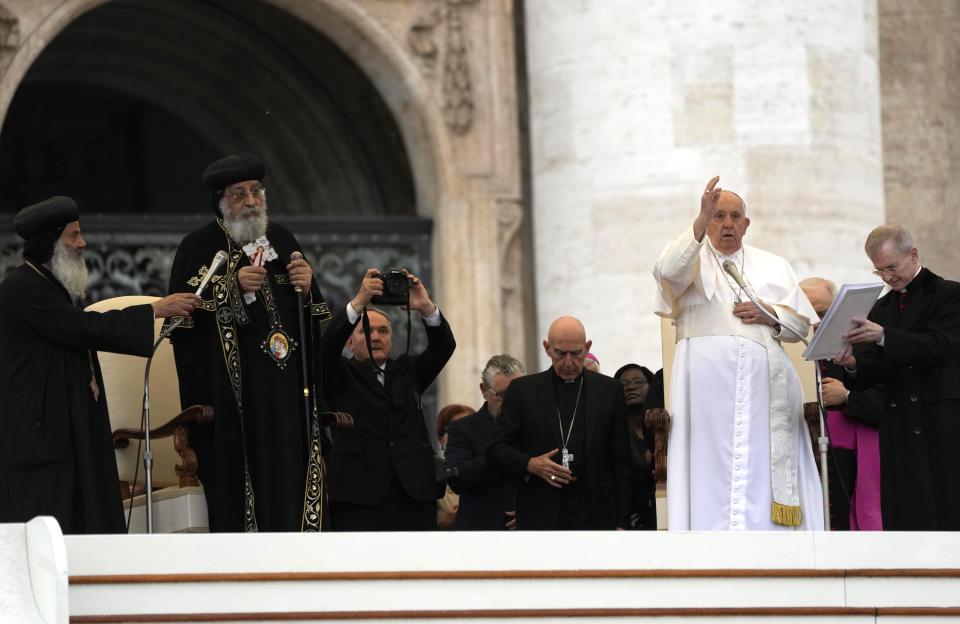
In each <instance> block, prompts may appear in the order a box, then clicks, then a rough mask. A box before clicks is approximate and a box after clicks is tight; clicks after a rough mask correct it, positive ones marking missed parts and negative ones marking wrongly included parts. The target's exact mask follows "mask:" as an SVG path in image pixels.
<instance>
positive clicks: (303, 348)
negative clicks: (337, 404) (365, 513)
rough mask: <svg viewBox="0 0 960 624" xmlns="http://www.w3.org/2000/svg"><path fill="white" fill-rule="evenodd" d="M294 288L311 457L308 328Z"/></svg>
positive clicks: (300, 256)
mask: <svg viewBox="0 0 960 624" xmlns="http://www.w3.org/2000/svg"><path fill="white" fill-rule="evenodd" d="M297 260H303V254H302V253H300V252H299V251H295V252H293V253H292V254H290V262H296V261H297ZM293 289H294V290H295V291H297V321H299V323H298V324H299V325H300V370H301V371H302V373H303V420H304V424H305V425H306V429H305V430H304V431H305V435H306V440H307V457H310V451H311V447H312V445H311V444H310V431H311V427H310V414H311V410H310V380H309V377H308V376H307V330H306V327H305V323H304V320H303V289H302V288H300V287H299V286H296V285H294V287H293Z"/></svg>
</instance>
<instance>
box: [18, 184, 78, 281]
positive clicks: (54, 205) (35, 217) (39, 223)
mask: <svg viewBox="0 0 960 624" xmlns="http://www.w3.org/2000/svg"><path fill="white" fill-rule="evenodd" d="M79 219H80V211H79V209H78V208H77V202H75V201H73V200H72V199H70V198H69V197H62V196H56V197H51V198H50V199H45V200H44V201H42V202H40V203H38V204H33V205H32V206H27V207H26V208H24V209H22V210H21V211H20V212H18V213H17V216H15V217H14V218H13V229H14V231H15V232H16V233H17V235H19V236H20V238H22V239H24V241H26V242H25V243H24V244H23V256H24V257H25V258H26V259H28V260H33V261H35V262H39V263H41V264H42V263H44V262H46V261H47V260H49V259H50V257H51V256H53V246H54V245H55V244H56V242H57V240H59V238H60V233H61V232H63V228H64V227H66V226H67V224H68V223H73V222H74V221H78V220H79Z"/></svg>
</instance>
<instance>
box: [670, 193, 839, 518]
mask: <svg viewBox="0 0 960 624" xmlns="http://www.w3.org/2000/svg"><path fill="white" fill-rule="evenodd" d="M718 181H719V178H713V179H712V180H710V182H709V183H708V184H707V187H706V190H705V191H704V193H703V195H702V197H701V199H700V213H699V214H698V215H697V217H696V219H695V220H694V222H693V226H692V228H688V229H687V230H686V231H684V232H683V233H682V234H681V235H680V236H679V237H678V238H677V239H676V240H674V241H672V242H671V243H669V244H668V245H667V246H666V248H665V249H664V250H663V252H662V253H661V255H660V259H659V260H658V261H657V265H656V267H655V268H654V277H655V278H656V280H657V284H658V293H657V300H656V307H655V310H656V312H657V314H659V315H660V316H663V317H666V318H672V319H676V326H677V349H676V355H675V360H674V367H673V381H672V387H671V396H672V403H673V405H672V406H671V415H672V417H673V419H672V425H671V430H670V440H669V449H670V450H669V454H668V465H667V474H668V475H669V481H668V485H667V488H668V492H667V494H668V496H667V500H668V517H669V526H670V529H671V530H701V529H702V530H745V529H757V530H773V529H796V528H800V529H822V528H823V502H822V495H821V490H820V482H819V477H818V475H817V469H816V465H815V463H814V459H813V451H812V448H811V444H810V438H809V435H808V434H807V429H806V425H805V424H804V422H803V414H802V401H803V399H802V393H801V389H800V382H799V379H798V378H797V374H796V371H795V370H794V369H793V366H792V364H791V362H790V359H789V357H788V356H787V354H786V353H785V352H784V350H783V347H782V346H781V344H780V343H781V341H787V342H795V341H797V340H798V339H799V338H798V337H797V336H796V335H795V334H793V333H792V332H791V331H790V329H789V328H793V329H795V330H796V331H797V332H799V333H800V334H802V335H806V333H807V330H808V328H809V320H810V319H812V318H814V317H815V312H814V311H813V308H812V307H811V306H810V302H809V301H808V300H807V298H806V296H804V294H803V292H802V291H801V290H800V287H799V284H798V283H797V278H796V276H795V275H794V273H793V270H792V269H791V268H790V265H789V264H788V263H787V261H786V260H784V259H783V258H781V257H779V256H776V255H774V254H771V253H768V252H766V251H763V250H760V249H757V248H755V247H749V246H743V244H742V239H743V236H744V234H745V233H746V231H747V227H748V226H749V225H750V219H748V218H747V216H746V206H745V205H744V202H743V200H742V199H741V198H740V197H739V196H738V195H737V194H736V193H732V192H730V191H722V190H721V189H720V188H718V187H717V186H716V185H717V182H718ZM725 262H731V263H733V265H734V266H733V267H731V268H735V271H733V272H735V273H739V275H738V276H737V277H740V276H742V278H743V281H744V282H745V286H746V287H747V288H749V289H750V290H751V291H752V292H753V293H754V294H755V296H757V297H759V298H760V299H761V300H762V302H765V303H764V308H766V311H767V312H768V313H769V314H771V315H772V316H774V317H775V318H776V319H778V320H777V321H773V320H771V319H769V318H768V317H767V316H766V315H765V314H763V312H762V311H761V310H760V309H759V308H758V307H757V306H756V305H754V304H753V303H751V302H750V299H749V298H748V296H747V293H746V292H744V288H743V287H742V286H740V284H739V283H738V281H737V280H736V279H735V277H734V276H733V275H731V274H728V272H727V271H725V270H724V268H723V266H724V263H725Z"/></svg>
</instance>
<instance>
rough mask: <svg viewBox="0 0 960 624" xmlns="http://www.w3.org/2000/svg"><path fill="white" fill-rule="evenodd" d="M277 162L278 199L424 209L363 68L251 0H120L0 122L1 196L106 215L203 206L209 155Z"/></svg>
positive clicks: (53, 51) (74, 25)
mask: <svg viewBox="0 0 960 624" xmlns="http://www.w3.org/2000/svg"><path fill="white" fill-rule="evenodd" d="M241 150H244V151H253V152H256V153H259V154H260V155H261V156H262V157H263V158H264V159H265V161H266V162H267V163H268V179H269V185H270V189H271V191H270V192H271V203H272V209H273V210H275V211H277V212H280V213H294V214H315V215H316V214H319V215H326V216H338V215H351V216H363V217H372V216H401V215H414V214H416V208H415V191H414V184H413V178H412V174H411V171H410V165H409V162H408V159H407V155H406V151H405V149H404V145H403V140H402V137H401V134H400V131H399V129H398V127H397V124H396V122H395V121H394V119H393V117H392V115H391V113H390V111H389V110H388V109H387V107H386V105H385V104H384V101H383V99H382V98H381V97H380V95H379V94H378V92H377V90H376V88H375V87H374V86H373V84H372V83H371V82H370V80H369V79H368V78H367V77H366V75H365V74H364V72H363V71H361V70H360V68H358V67H357V65H356V64H355V63H354V62H353V61H352V60H351V59H350V58H349V57H348V56H347V55H346V54H344V53H343V52H342V51H341V50H340V49H339V48H338V47H337V46H336V45H334V44H333V43H331V42H330V41H329V40H328V39H326V38H325V37H324V36H322V35H321V34H320V33H318V32H317V31H316V30H314V29H313V28H311V27H310V26H308V25H307V24H305V23H304V22H302V21H300V20H299V19H297V18H295V17H293V16H291V15H290V14H289V13H286V12H284V11H282V10H280V9H278V8H275V7H273V6H271V5H269V4H266V3H263V2H260V1H258V0H204V1H202V2H200V1H197V0H163V1H158V0H116V1H114V2H108V3H105V4H102V5H101V6H99V7H97V8H95V9H93V10H91V11H89V12H87V13H85V14H83V15H80V16H79V17H78V18H77V19H76V20H74V21H73V22H71V23H70V24H69V25H68V26H67V27H66V28H65V29H64V30H63V31H62V32H61V33H60V34H59V35H58V36H57V37H56V38H55V39H54V40H53V41H52V42H51V43H50V44H49V45H48V46H47V47H46V48H45V49H44V50H43V52H42V53H41V54H40V55H39V57H38V58H37V59H36V60H35V61H34V63H33V64H32V65H31V66H30V69H29V71H28V72H27V73H26V75H25V76H24V78H23V80H22V81H21V83H20V85H19V86H18V88H17V91H16V94H15V95H14V98H13V100H12V102H11V105H10V107H9V109H8V111H7V114H6V119H5V122H4V126H3V130H2V132H0V208H2V209H3V210H4V211H7V212H9V211H13V210H16V209H17V208H19V207H21V206H23V205H25V204H28V203H30V202H32V201H36V200H38V199H42V198H43V197H46V196H48V195H50V194H53V193H61V194H70V195H72V196H74V197H75V198H76V199H77V200H78V202H80V204H81V207H83V208H84V210H85V211H87V212H90V211H94V212H97V213H108V214H115V213H136V214H143V213H146V214H150V215H160V214H172V213H194V212H196V211H197V210H198V208H205V206H206V205H207V197H206V194H205V192H204V189H203V188H202V186H201V185H200V183H199V179H200V172H201V171H202V170H203V167H204V166H205V165H206V163H208V162H210V161H211V160H212V159H214V158H217V157H219V156H220V155H223V154H226V153H231V152H235V151H241Z"/></svg>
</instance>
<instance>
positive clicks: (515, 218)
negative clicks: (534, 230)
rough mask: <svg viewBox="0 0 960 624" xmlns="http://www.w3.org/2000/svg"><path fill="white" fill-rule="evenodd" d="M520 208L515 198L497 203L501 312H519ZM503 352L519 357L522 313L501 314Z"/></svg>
mask: <svg viewBox="0 0 960 624" xmlns="http://www.w3.org/2000/svg"><path fill="white" fill-rule="evenodd" d="M522 226H523V206H522V205H521V203H520V200H519V199H500V200H498V201H497V261H498V262H499V268H500V305H501V307H502V309H504V310H523V309H525V308H526V305H525V302H524V301H522V300H521V293H522V292H523V288H522V284H521V281H522V279H523V273H522V271H523V241H522V240H521V236H520V231H521V228H522ZM503 332H504V333H503V336H504V345H503V347H504V349H505V350H506V351H507V352H508V353H512V354H514V355H516V356H517V357H523V352H524V349H525V346H526V345H524V343H523V338H522V337H523V336H524V335H525V332H524V323H523V315H522V314H504V315H503Z"/></svg>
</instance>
